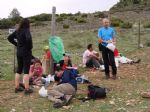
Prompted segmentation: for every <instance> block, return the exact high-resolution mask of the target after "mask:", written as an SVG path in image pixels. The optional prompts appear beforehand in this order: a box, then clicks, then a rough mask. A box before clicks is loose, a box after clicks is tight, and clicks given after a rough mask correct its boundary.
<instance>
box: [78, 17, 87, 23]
mask: <svg viewBox="0 0 150 112" xmlns="http://www.w3.org/2000/svg"><path fill="white" fill-rule="evenodd" d="M77 22H78V23H86V20H85V19H84V18H77Z"/></svg>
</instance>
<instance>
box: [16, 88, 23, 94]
mask: <svg viewBox="0 0 150 112" xmlns="http://www.w3.org/2000/svg"><path fill="white" fill-rule="evenodd" d="M22 91H24V88H22V87H19V88H15V93H18V92H22Z"/></svg>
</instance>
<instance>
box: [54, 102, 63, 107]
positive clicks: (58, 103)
mask: <svg viewBox="0 0 150 112" xmlns="http://www.w3.org/2000/svg"><path fill="white" fill-rule="evenodd" d="M63 106H64V104H63V103H60V102H57V103H54V104H53V107H54V108H61V107H63Z"/></svg>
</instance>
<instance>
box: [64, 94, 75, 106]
mask: <svg viewBox="0 0 150 112" xmlns="http://www.w3.org/2000/svg"><path fill="white" fill-rule="evenodd" d="M64 97H65V100H66V101H65V106H67V105H69V104H70V102H71V100H72V98H73V96H72V95H65V96H64Z"/></svg>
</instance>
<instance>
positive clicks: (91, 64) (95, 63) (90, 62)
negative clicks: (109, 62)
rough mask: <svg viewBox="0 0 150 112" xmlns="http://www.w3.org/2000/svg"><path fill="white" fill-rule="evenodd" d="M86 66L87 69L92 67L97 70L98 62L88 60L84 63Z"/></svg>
mask: <svg viewBox="0 0 150 112" xmlns="http://www.w3.org/2000/svg"><path fill="white" fill-rule="evenodd" d="M86 66H87V67H89V68H93V67H96V68H99V67H100V62H99V61H98V60H96V59H95V58H90V60H89V61H88V62H87V63H86Z"/></svg>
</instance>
